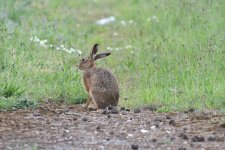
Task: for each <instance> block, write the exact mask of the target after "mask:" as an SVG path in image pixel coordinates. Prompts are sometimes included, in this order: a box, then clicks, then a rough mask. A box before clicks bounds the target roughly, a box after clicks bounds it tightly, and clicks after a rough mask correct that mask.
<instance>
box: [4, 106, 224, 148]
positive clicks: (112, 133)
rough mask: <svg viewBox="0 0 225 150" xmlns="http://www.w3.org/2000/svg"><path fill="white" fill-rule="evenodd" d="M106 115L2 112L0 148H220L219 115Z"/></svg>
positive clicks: (45, 109) (56, 109) (48, 109)
mask: <svg viewBox="0 0 225 150" xmlns="http://www.w3.org/2000/svg"><path fill="white" fill-rule="evenodd" d="M111 110H113V109H111ZM111 112H112V113H108V112H107V113H106V111H101V112H99V111H87V110H85V109H84V108H83V107H82V106H81V105H73V106H68V105H62V104H54V103H48V104H44V105H42V106H40V107H38V108H35V109H28V110H14V111H1V112H0V149H31V148H36V149H58V150H61V149H77V150H78V149H79V150H80V149H107V150H108V149H168V148H169V149H180V150H181V149H182V150H185V149H210V150H211V149H225V128H224V124H225V115H224V114H222V113H218V112H195V111H190V112H185V113H156V112H153V111H150V110H149V109H138V110H137V109H136V110H134V111H132V110H129V111H127V109H126V108H124V107H123V108H121V109H118V110H115V111H114V110H113V111H111ZM115 112H116V113H115Z"/></svg>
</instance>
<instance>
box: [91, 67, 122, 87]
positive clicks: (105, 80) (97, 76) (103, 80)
mask: <svg viewBox="0 0 225 150" xmlns="http://www.w3.org/2000/svg"><path fill="white" fill-rule="evenodd" d="M92 79H93V80H94V82H93V83H94V84H95V85H94V86H98V87H99V88H104V89H105V90H107V89H109V90H118V83H117V79H116V78H115V76H114V75H113V74H112V73H111V72H110V71H109V70H106V69H103V68H96V69H95V70H94V74H93V78H92Z"/></svg>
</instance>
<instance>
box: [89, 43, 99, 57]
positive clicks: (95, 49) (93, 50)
mask: <svg viewBox="0 0 225 150" xmlns="http://www.w3.org/2000/svg"><path fill="white" fill-rule="evenodd" d="M98 45H99V44H95V45H94V46H93V48H92V51H91V57H92V58H93V56H94V55H95V54H96V53H97V52H98Z"/></svg>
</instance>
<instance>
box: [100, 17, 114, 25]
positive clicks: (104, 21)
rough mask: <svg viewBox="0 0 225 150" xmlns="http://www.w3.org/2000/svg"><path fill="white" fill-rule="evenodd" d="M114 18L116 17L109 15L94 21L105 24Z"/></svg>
mask: <svg viewBox="0 0 225 150" xmlns="http://www.w3.org/2000/svg"><path fill="white" fill-rule="evenodd" d="M115 20H116V18H115V17H114V16H110V17H108V18H103V19H100V20H98V21H97V22H96V23H97V24H98V25H105V24H108V23H111V22H114V21H115Z"/></svg>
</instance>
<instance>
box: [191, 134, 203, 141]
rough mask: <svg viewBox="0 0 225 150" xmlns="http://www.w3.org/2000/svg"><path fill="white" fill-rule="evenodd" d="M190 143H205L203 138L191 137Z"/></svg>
mask: <svg viewBox="0 0 225 150" xmlns="http://www.w3.org/2000/svg"><path fill="white" fill-rule="evenodd" d="M191 141H192V142H205V138H204V137H203V136H197V135H195V136H193V137H192V139H191Z"/></svg>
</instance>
